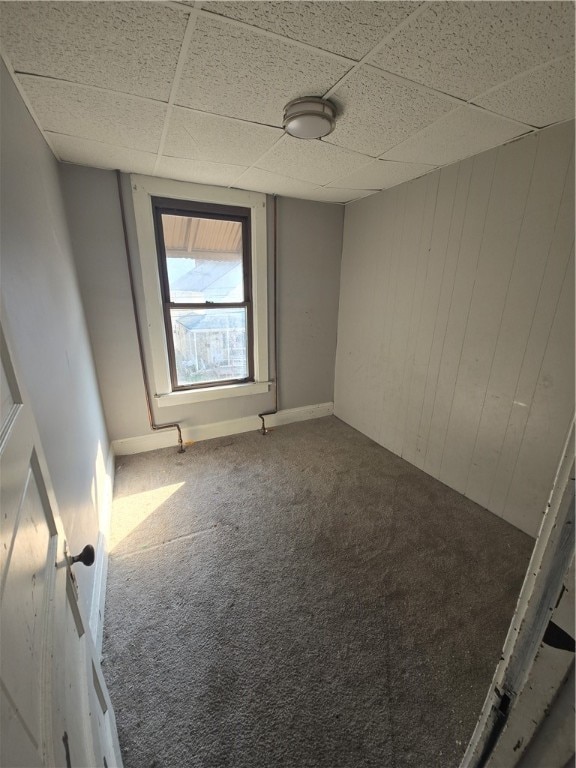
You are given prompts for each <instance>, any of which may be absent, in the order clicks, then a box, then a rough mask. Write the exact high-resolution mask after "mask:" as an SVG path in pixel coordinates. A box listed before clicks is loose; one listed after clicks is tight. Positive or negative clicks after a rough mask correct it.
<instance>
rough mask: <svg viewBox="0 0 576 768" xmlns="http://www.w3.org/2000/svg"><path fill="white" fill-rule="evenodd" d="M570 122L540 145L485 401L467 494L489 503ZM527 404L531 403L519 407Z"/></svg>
mask: <svg viewBox="0 0 576 768" xmlns="http://www.w3.org/2000/svg"><path fill="white" fill-rule="evenodd" d="M571 133H572V129H571V128H570V126H561V131H560V132H558V133H557V132H549V133H545V134H544V135H543V136H542V139H541V140H540V141H539V143H538V150H537V154H536V162H535V165H534V172H533V176H532V183H531V186H530V192H529V195H528V200H527V203H526V211H525V215H524V219H523V224H522V229H521V231H520V236H519V238H518V242H517V245H516V252H515V256H514V266H513V269H512V275H511V278H510V284H509V286H508V291H507V295H506V303H505V306H504V312H503V315H502V323H501V326H500V330H499V333H498V339H497V342H496V350H495V353H494V358H493V361H492V369H491V371H490V378H489V381H488V387H487V391H486V397H485V399H484V406H483V410H482V415H481V418H480V424H479V428H478V433H477V435H476V444H475V446H474V452H473V455H472V461H471V463H470V468H469V475H468V483H467V486H466V495H467V496H469V497H470V498H471V499H474V500H475V501H477V502H478V503H480V504H482V505H484V506H486V505H487V504H488V503H489V499H490V492H491V490H492V479H493V477H494V472H495V469H496V466H497V464H498V459H499V456H500V451H501V449H502V444H503V442H504V436H505V432H506V425H507V423H508V419H509V416H510V411H511V410H512V408H513V407H514V393H515V391H516V385H517V383H518V378H519V375H520V369H521V366H522V360H523V359H524V355H525V352H526V345H527V343H528V337H529V334H530V326H531V322H532V318H533V317H534V309H535V307H536V302H537V299H538V293H539V291H540V286H541V284H542V279H543V275H544V269H545V267H546V262H547V257H548V253H549V252H550V245H551V242H552V237H553V235H554V229H555V226H556V221H557V219H558V211H559V207H560V201H561V198H562V192H563V187H564V183H565V179H566V177H567V176H568V174H567V167H568V162H569V160H570V155H571V146H570V135H571ZM517 407H520V408H526V406H517Z"/></svg>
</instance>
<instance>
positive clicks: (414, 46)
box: [0, 0, 574, 203]
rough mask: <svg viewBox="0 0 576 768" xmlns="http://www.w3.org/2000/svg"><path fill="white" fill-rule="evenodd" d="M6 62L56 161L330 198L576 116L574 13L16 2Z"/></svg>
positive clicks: (435, 5) (7, 14) (303, 4)
mask: <svg viewBox="0 0 576 768" xmlns="http://www.w3.org/2000/svg"><path fill="white" fill-rule="evenodd" d="M0 51H1V53H2V57H3V58H4V60H5V62H6V64H7V66H8V69H9V71H10V73H11V75H12V77H13V79H14V80H15V82H16V85H17V87H18V89H19V91H20V92H21V94H22V95H23V98H24V100H25V102H26V104H27V106H28V108H29V110H30V112H31V114H32V116H33V117H34V120H35V122H36V123H37V125H38V127H39V128H40V130H41V131H42V133H43V135H44V137H45V138H46V140H47V142H48V144H49V146H50V147H51V149H52V151H53V152H54V154H55V155H56V156H57V158H58V159H61V160H63V161H67V162H74V163H79V164H86V165H93V166H96V167H103V168H120V169H121V170H123V171H127V172H137V173H147V174H153V175H157V176H166V177H168V178H177V179H181V180H189V181H196V182H198V183H203V184H216V185H221V186H237V187H241V188H246V189H253V190H255V191H262V192H268V193H275V194H282V195H288V196H295V197H302V198H306V199H311V200H325V201H326V202H341V203H345V202H349V201H352V200H354V199H358V198H360V197H365V196H366V195H369V194H372V193H373V192H375V191H378V190H380V189H386V188H389V187H391V186H394V185H396V184H400V183H402V182H404V181H408V180H410V179H412V178H417V177H418V176H421V175H424V174H426V173H430V172H431V171H432V170H434V169H435V168H438V167H442V166H444V165H447V164H450V163H453V162H457V161H459V160H462V159H464V158H466V157H469V156H471V155H474V154H477V153H478V152H482V151H484V150H486V149H490V148H492V147H494V146H498V145H501V144H503V143H506V142H508V141H511V140H514V139H516V138H518V137H520V136H523V135H525V134H526V133H530V132H536V131H538V130H541V129H542V128H544V127H546V126H547V125H550V124H554V123H558V122H563V121H566V120H570V119H573V117H574V4H573V3H572V2H563V1H562V0H560V1H559V2H538V3H527V2H525V3H518V2H508V0H502V1H500V2H485V1H484V0H482V1H480V0H476V1H474V2H467V1H463V2H457V3H454V2H443V1H442V2H437V1H436V0H429V1H428V2H418V3H415V2H410V1H406V0H405V1H398V2H396V0H385V1H384V2H381V1H379V0H368V1H365V0H353V1H352V2H340V1H338V2H335V1H334V0H321V1H320V0H299V2H281V1H280V0H266V2H251V1H244V0H234V2H229V1H228V0H218V1H217V2H214V1H212V2H204V3H202V2H174V1H171V2H166V3H165V2H133V1H132V0H128V2H104V3H102V2H83V3H77V2H50V1H48V2H46V0H36V1H32V2H18V3H14V2H0ZM305 95H323V96H325V97H328V98H330V100H331V101H332V102H333V103H334V104H335V105H336V108H337V120H336V128H335V130H334V132H333V133H331V134H330V135H328V136H327V137H325V138H324V139H322V140H312V141H302V140H298V139H294V138H292V137H288V136H286V135H285V134H284V133H283V132H282V117H283V107H284V105H285V104H286V103H287V102H288V101H290V100H291V99H293V98H297V97H299V96H305Z"/></svg>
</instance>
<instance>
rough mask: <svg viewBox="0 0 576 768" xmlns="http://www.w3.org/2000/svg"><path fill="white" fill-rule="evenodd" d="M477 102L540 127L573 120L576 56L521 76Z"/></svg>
mask: <svg viewBox="0 0 576 768" xmlns="http://www.w3.org/2000/svg"><path fill="white" fill-rule="evenodd" d="M474 103H475V104H479V105H480V106H481V107H486V109H490V110H492V111H493V112H498V113H500V114H501V115H506V117H511V118H513V119H514V120H520V121H521V122H523V123H529V124H530V125H535V126H538V127H542V126H544V125H550V123H556V122H560V121H562V120H569V119H570V118H571V117H574V57H573V56H567V57H566V58H564V59H561V60H560V61H556V62H554V63H553V64H548V65H547V66H545V67H544V68H543V69H539V70H537V71H536V72H532V73H529V74H527V75H523V76H521V77H518V78H516V79H515V80H512V81H511V82H509V83H506V84H505V85H501V86H499V87H498V88H496V89H495V90H493V91H491V92H490V93H487V94H485V95H484V96H481V97H480V98H477V99H474Z"/></svg>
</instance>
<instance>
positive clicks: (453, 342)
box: [428, 150, 498, 471]
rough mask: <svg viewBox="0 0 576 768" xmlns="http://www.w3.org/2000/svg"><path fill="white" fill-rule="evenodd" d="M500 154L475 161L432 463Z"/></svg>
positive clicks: (433, 427)
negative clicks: (497, 159)
mask: <svg viewBox="0 0 576 768" xmlns="http://www.w3.org/2000/svg"><path fill="white" fill-rule="evenodd" d="M497 155H498V152H497V150H492V151H491V152H487V153H486V154H484V155H481V156H479V157H476V158H474V161H473V168H472V176H471V178H470V186H469V189H468V194H467V206H466V214H465V217H464V226H463V230H462V237H461V241H460V249H459V255H458V265H457V267H456V274H455V278H454V291H453V295H452V301H451V303H450V310H449V313H448V322H447V325H446V333H445V336H444V345H443V348H442V357H441V360H440V370H439V373H438V382H437V385H436V391H435V396H434V408H433V410H432V420H431V424H430V434H431V435H433V436H434V438H433V439H434V447H433V448H432V447H431V448H430V449H429V452H428V457H429V461H430V463H429V465H428V466H429V467H430V466H436V467H438V455H439V449H441V451H442V452H443V450H444V443H445V440H446V432H447V430H448V419H449V417H450V410H451V408H452V401H453V398H454V390H455V388H456V377H457V376H458V367H459V365H460V357H461V355H462V348H463V344H464V334H465V332H466V326H467V323H468V316H469V314H470V304H471V301H472V291H473V289H474V284H475V281H476V272H477V269H478V258H479V255H480V248H481V245H482V236H483V233H484V226H485V223H486V213H487V210H488V202H489V200H490V193H491V190H492V181H493V178H494V170H495V167H496V158H497ZM440 457H441V453H440ZM440 461H441V458H440ZM429 471H430V470H429Z"/></svg>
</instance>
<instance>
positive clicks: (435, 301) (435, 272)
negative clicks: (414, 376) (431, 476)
mask: <svg viewBox="0 0 576 768" xmlns="http://www.w3.org/2000/svg"><path fill="white" fill-rule="evenodd" d="M457 185H458V166H457V165H451V166H449V167H448V168H444V169H443V170H442V171H440V185H439V187H438V199H437V201H436V215H435V217H434V227H433V232H432V243H431V245H430V249H431V250H430V262H429V270H428V279H427V285H426V291H425V294H424V301H425V311H424V322H423V331H424V333H423V335H422V337H421V339H420V341H421V350H422V352H423V356H424V360H425V364H426V373H425V377H424V392H423V397H422V405H421V407H420V419H419V422H418V431H417V435H416V452H415V457H414V464H416V466H417V467H420V468H423V467H424V462H425V460H426V451H427V448H428V436H429V434H430V422H431V419H432V409H433V407H434V394H435V388H436V379H437V375H438V356H439V350H440V346H439V343H440V342H441V330H440V329H439V327H438V308H439V307H440V301H441V297H442V286H443V284H444V278H445V272H446V257H447V248H448V239H449V237H450V227H451V224H452V217H453V214H454V207H455V205H456V190H457Z"/></svg>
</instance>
